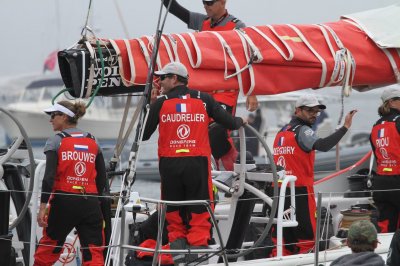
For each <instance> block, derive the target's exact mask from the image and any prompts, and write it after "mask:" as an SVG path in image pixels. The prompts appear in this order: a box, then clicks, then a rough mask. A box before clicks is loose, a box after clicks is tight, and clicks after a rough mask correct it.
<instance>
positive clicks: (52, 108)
mask: <svg viewBox="0 0 400 266" xmlns="http://www.w3.org/2000/svg"><path fill="white" fill-rule="evenodd" d="M43 112H45V113H46V114H48V115H51V113H53V112H61V113H63V114H66V115H68V116H70V117H74V116H75V114H74V112H72V111H71V110H69V109H68V108H67V107H65V106H63V105H61V104H58V103H55V104H54V105H52V106H50V107H49V108H46V109H44V110H43Z"/></svg>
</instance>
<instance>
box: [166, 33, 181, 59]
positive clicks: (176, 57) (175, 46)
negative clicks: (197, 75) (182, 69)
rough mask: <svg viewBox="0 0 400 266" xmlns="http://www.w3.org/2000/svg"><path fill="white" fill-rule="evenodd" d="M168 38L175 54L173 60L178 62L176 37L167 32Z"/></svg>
mask: <svg viewBox="0 0 400 266" xmlns="http://www.w3.org/2000/svg"><path fill="white" fill-rule="evenodd" d="M167 37H168V39H169V40H170V41H171V46H172V50H173V52H174V55H175V62H180V58H179V53H178V44H177V42H176V39H175V38H174V36H172V35H171V34H167Z"/></svg>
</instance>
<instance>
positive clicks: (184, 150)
mask: <svg viewBox="0 0 400 266" xmlns="http://www.w3.org/2000/svg"><path fill="white" fill-rule="evenodd" d="M175 152H176V153H188V152H190V150H189V149H179V150H176V151H175Z"/></svg>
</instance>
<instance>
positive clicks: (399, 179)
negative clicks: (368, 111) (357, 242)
mask: <svg viewBox="0 0 400 266" xmlns="http://www.w3.org/2000/svg"><path fill="white" fill-rule="evenodd" d="M381 99H382V102H383V103H382V105H381V106H379V108H378V113H379V115H380V118H379V120H378V121H377V122H376V123H375V125H374V126H373V127H372V131H371V135H370V141H371V146H372V150H373V152H374V155H375V159H376V164H377V169H376V174H377V176H376V177H374V179H373V182H372V188H373V190H374V193H373V199H374V202H375V205H376V206H377V208H378V212H379V218H378V225H379V227H380V229H381V232H382V233H388V232H395V231H396V229H397V228H399V227H398V224H399V215H400V202H399V200H398V199H399V197H400V191H392V190H393V189H399V188H400V167H399V166H400V154H399V149H400V135H399V133H400V119H399V118H400V89H397V88H388V89H385V90H384V91H383V93H382V96H381ZM382 190H388V191H382Z"/></svg>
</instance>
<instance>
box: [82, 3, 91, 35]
mask: <svg viewBox="0 0 400 266" xmlns="http://www.w3.org/2000/svg"><path fill="white" fill-rule="evenodd" d="M91 10H92V0H89V7H88V12H87V14H86V21H85V26H84V27H83V29H82V32H81V36H82V38H84V36H85V37H86V33H87V29H88V24H89V17H90V11H91Z"/></svg>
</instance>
